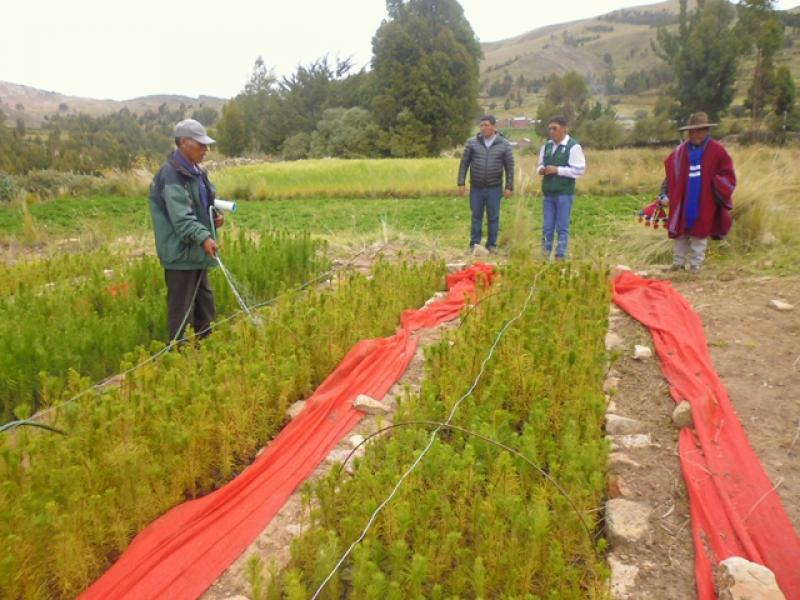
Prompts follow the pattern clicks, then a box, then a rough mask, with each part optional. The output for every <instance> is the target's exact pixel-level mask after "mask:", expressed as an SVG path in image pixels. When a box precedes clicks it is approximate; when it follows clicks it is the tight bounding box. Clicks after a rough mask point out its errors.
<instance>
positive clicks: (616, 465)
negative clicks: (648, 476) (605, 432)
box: [608, 452, 642, 471]
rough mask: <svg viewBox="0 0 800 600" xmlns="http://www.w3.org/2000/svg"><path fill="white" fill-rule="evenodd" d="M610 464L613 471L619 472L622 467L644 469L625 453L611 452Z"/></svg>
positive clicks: (609, 456)
mask: <svg viewBox="0 0 800 600" xmlns="http://www.w3.org/2000/svg"><path fill="white" fill-rule="evenodd" d="M608 464H609V466H610V467H611V470H612V471H618V470H620V469H621V468H622V467H632V468H634V469H640V468H641V467H642V465H640V464H639V463H638V462H636V461H635V460H633V459H632V458H631V457H630V456H628V455H627V454H625V453H624V452H611V453H610V454H609V455H608Z"/></svg>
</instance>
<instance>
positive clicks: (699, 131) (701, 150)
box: [661, 112, 736, 273]
mask: <svg viewBox="0 0 800 600" xmlns="http://www.w3.org/2000/svg"><path fill="white" fill-rule="evenodd" d="M716 125H717V124H716V123H709V121H708V115H707V114H706V113H704V112H697V113H694V114H693V115H691V116H690V117H689V121H688V123H687V124H686V125H685V126H684V127H681V128H680V131H686V132H688V139H687V140H686V141H684V142H683V143H682V144H680V145H679V146H678V147H677V148H675V150H673V151H672V153H671V154H670V155H669V156H668V157H667V159H666V160H665V161H664V169H665V171H666V175H667V177H666V179H665V180H664V183H663V184H662V188H661V197H662V198H663V202H664V203H665V204H666V203H667V202H668V203H669V223H668V227H667V230H668V233H669V237H671V238H673V239H674V240H675V251H674V255H673V259H672V266H671V267H670V270H673V271H678V270H683V269H684V268H685V267H686V264H687V261H688V265H689V269H690V270H691V271H692V272H694V273H696V272H698V271H699V270H700V265H702V264H703V259H704V258H705V253H706V248H707V247H708V238H709V237H711V238H713V239H715V240H721V239H722V238H723V237H725V235H726V234H727V233H728V231H729V230H730V228H731V215H730V211H731V209H732V208H733V199H732V197H733V190H734V188H735V187H736V173H734V170H733V160H731V157H730V155H729V154H728V152H727V150H725V147H724V146H723V145H722V144H720V143H719V142H718V141H716V140H714V139H711V136H710V135H709V134H710V131H711V128H712V127H715V126H716Z"/></svg>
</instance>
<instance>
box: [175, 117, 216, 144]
mask: <svg viewBox="0 0 800 600" xmlns="http://www.w3.org/2000/svg"><path fill="white" fill-rule="evenodd" d="M180 138H188V139H190V140H194V141H195V142H197V143H198V144H205V145H206V146H208V145H210V144H213V143H214V140H213V139H212V138H210V137H208V134H207V133H206V128H205V127H203V125H202V124H201V123H200V121H195V120H194V119H184V120H183V121H180V122H178V124H177V125H175V139H176V142H175V143H176V145H178V142H177V140H179V139H180Z"/></svg>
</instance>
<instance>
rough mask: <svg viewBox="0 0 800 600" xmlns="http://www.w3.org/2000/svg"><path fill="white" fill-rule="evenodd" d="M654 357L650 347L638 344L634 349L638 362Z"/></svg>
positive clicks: (634, 356)
mask: <svg viewBox="0 0 800 600" xmlns="http://www.w3.org/2000/svg"><path fill="white" fill-rule="evenodd" d="M652 356H653V351H652V350H651V349H650V348H649V347H648V346H640V345H639V344H636V345H635V346H634V347H633V358H635V359H636V360H644V359H645V358H651V357H652Z"/></svg>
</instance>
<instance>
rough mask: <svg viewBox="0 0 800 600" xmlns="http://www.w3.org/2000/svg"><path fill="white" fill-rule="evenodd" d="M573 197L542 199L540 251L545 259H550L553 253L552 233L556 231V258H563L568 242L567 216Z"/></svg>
mask: <svg viewBox="0 0 800 600" xmlns="http://www.w3.org/2000/svg"><path fill="white" fill-rule="evenodd" d="M574 198H575V196H561V195H558V196H549V195H545V197H544V207H543V208H544V210H543V224H542V251H543V252H544V255H545V258H550V253H551V252H552V251H553V233H554V232H555V231H558V244H557V245H556V258H564V255H565V254H566V253H567V242H568V241H569V215H570V212H571V211H572V200H573V199H574Z"/></svg>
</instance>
